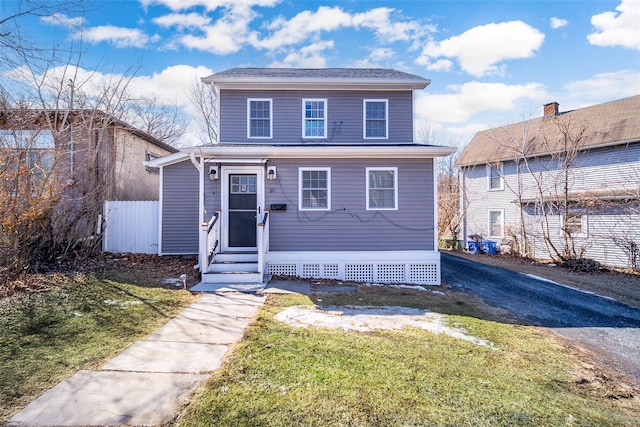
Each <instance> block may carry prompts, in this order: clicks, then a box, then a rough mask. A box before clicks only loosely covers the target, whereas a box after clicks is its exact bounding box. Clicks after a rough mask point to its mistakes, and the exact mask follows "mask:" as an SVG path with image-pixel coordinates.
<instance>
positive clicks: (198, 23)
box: [153, 13, 211, 29]
mask: <svg viewBox="0 0 640 427" xmlns="http://www.w3.org/2000/svg"><path fill="white" fill-rule="evenodd" d="M153 22H154V23H155V24H157V25H160V26H161V27H165V28H169V27H176V28H178V29H184V28H190V27H196V28H198V27H204V26H205V25H208V24H209V22H211V18H209V17H207V16H206V15H201V14H199V13H187V14H182V13H170V14H169V15H164V16H159V17H157V18H154V19H153Z"/></svg>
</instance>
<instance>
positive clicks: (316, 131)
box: [302, 99, 327, 138]
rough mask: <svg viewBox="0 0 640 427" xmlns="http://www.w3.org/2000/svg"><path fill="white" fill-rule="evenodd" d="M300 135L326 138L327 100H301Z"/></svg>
mask: <svg viewBox="0 0 640 427" xmlns="http://www.w3.org/2000/svg"><path fill="white" fill-rule="evenodd" d="M302 109H303V110H302V137H303V138H326V136H327V100H326V99H303V100H302Z"/></svg>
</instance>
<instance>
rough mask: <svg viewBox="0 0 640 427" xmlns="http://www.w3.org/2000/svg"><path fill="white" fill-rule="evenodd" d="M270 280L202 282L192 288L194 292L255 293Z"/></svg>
mask: <svg viewBox="0 0 640 427" xmlns="http://www.w3.org/2000/svg"><path fill="white" fill-rule="evenodd" d="M267 283H268V280H266V281H264V282H262V283H203V282H200V283H198V284H197V285H195V286H194V287H192V288H191V289H189V290H190V291H193V292H210V293H213V292H220V293H224V292H242V293H245V294H255V293H258V292H260V291H262V290H263V289H264V288H265V287H266V286H267Z"/></svg>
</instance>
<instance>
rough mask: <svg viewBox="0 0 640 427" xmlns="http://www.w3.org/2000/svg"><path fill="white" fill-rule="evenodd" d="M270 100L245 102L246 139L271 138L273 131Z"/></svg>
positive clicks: (249, 100)
mask: <svg viewBox="0 0 640 427" xmlns="http://www.w3.org/2000/svg"><path fill="white" fill-rule="evenodd" d="M271 105H272V102H271V99H248V100H247V137H248V138H271V135H272V129H273V120H272V108H271Z"/></svg>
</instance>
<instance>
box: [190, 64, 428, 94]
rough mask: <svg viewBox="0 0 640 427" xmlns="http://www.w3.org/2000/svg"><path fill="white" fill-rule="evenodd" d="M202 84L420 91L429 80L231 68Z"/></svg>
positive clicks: (381, 71)
mask: <svg viewBox="0 0 640 427" xmlns="http://www.w3.org/2000/svg"><path fill="white" fill-rule="evenodd" d="M202 81H203V82H205V83H215V84H223V85H234V84H236V85H237V84H251V83H260V84H265V83H267V84H275V85H278V84H279V85H282V86H283V87H285V86H284V85H287V84H289V85H291V84H294V85H295V84H315V85H322V84H341V85H396V86H406V87H409V88H411V89H423V88H425V87H426V86H428V85H429V84H430V83H431V80H429V79H426V78H424V77H420V76H417V75H415V74H409V73H405V72H403V71H398V70H393V69H386V68H232V69H230V70H226V71H221V72H219V73H215V74H212V75H210V76H208V77H204V78H203V79H202Z"/></svg>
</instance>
